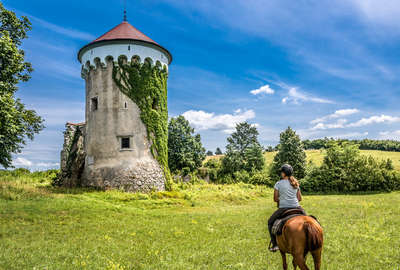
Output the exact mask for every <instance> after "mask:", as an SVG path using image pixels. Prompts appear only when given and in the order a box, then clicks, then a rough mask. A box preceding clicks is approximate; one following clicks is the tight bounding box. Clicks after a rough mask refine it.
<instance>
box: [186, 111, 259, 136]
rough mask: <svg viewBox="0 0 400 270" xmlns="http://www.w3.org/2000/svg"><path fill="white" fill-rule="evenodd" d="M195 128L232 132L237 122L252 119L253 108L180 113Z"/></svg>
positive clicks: (253, 114) (253, 115)
mask: <svg viewBox="0 0 400 270" xmlns="http://www.w3.org/2000/svg"><path fill="white" fill-rule="evenodd" d="M182 115H183V116H184V117H185V118H186V119H187V120H188V121H189V122H190V124H191V125H192V126H193V127H194V128H195V129H196V130H219V131H223V132H225V133H232V132H233V131H234V129H235V126H236V124H237V123H240V122H244V121H247V120H249V119H253V118H254V117H255V116H256V114H255V113H254V111H253V110H246V111H243V112H242V111H241V110H236V111H235V113H234V114H217V115H216V114H215V113H208V112H205V111H201V110H200V111H194V110H190V111H186V112H184V113H183V114H182Z"/></svg>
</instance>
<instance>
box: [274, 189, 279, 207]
mask: <svg viewBox="0 0 400 270" xmlns="http://www.w3.org/2000/svg"><path fill="white" fill-rule="evenodd" d="M274 202H276V206H277V207H278V208H279V191H278V190H277V189H274Z"/></svg>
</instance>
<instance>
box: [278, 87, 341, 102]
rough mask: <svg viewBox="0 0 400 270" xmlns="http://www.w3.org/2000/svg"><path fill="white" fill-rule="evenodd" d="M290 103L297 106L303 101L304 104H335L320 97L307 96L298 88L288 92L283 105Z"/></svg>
mask: <svg viewBox="0 0 400 270" xmlns="http://www.w3.org/2000/svg"><path fill="white" fill-rule="evenodd" d="M289 101H292V102H293V103H295V104H298V103H300V102H301V101H303V102H314V103H329V104H332V103H334V102H333V101H331V100H328V99H323V98H319V97H314V96H312V95H310V94H307V93H305V92H300V91H299V90H298V89H297V88H296V87H291V88H290V89H289V91H288V96H287V97H284V98H283V99H282V103H287V102H289Z"/></svg>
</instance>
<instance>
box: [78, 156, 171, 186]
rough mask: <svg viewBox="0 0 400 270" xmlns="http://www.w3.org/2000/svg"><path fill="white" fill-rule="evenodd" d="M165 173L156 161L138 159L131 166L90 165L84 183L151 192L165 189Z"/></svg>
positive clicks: (86, 170)
mask: <svg viewBox="0 0 400 270" xmlns="http://www.w3.org/2000/svg"><path fill="white" fill-rule="evenodd" d="M164 179H165V178H164V174H163V171H162V170H161V168H160V166H159V165H158V164H157V162H156V161H138V162H136V163H135V164H134V165H131V166H113V167H108V166H102V167H101V166H88V167H86V168H85V173H84V178H83V180H82V181H83V182H82V184H83V185H85V186H92V187H101V188H105V189H111V188H115V189H123V190H124V191H130V192H134V191H140V192H149V191H152V190H157V191H160V190H164V189H165V185H164Z"/></svg>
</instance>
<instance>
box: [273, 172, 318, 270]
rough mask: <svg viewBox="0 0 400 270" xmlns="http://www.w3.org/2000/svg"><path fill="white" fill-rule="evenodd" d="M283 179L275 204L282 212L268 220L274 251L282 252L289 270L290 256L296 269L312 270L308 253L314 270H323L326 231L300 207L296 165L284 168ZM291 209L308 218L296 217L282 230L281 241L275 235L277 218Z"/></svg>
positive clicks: (275, 189)
mask: <svg viewBox="0 0 400 270" xmlns="http://www.w3.org/2000/svg"><path fill="white" fill-rule="evenodd" d="M281 176H282V179H281V180H280V181H278V182H277V183H276V184H275V187H274V201H275V202H277V203H278V210H276V211H275V213H273V214H272V216H271V217H270V219H269V220H268V228H269V232H270V235H271V243H272V247H271V248H270V250H271V251H273V252H275V251H277V250H280V252H281V255H282V262H283V269H285V270H286V269H287V263H286V253H289V254H291V255H292V256H293V267H294V269H296V268H297V266H298V267H300V269H301V270H309V268H308V267H307V265H306V259H305V258H306V256H307V253H308V252H311V255H312V256H313V259H314V269H315V270H319V269H320V268H321V252H322V245H323V230H322V227H321V226H320V224H319V223H318V221H317V220H316V219H314V218H313V217H310V216H305V211H304V209H303V208H302V207H301V206H300V204H299V201H301V192H300V188H299V182H298V181H297V180H296V178H294V177H293V168H292V166H290V165H288V164H285V165H283V166H282V167H281ZM288 209H299V210H300V212H302V213H303V214H304V216H295V217H292V218H290V219H289V220H287V222H286V223H285V225H284V226H283V229H282V235H279V236H278V238H276V236H275V235H274V234H272V233H271V229H272V227H273V224H274V222H275V220H276V219H279V218H280V216H281V215H282V213H284V212H285V211H286V210H288Z"/></svg>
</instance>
